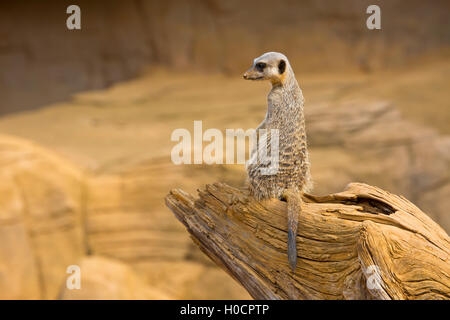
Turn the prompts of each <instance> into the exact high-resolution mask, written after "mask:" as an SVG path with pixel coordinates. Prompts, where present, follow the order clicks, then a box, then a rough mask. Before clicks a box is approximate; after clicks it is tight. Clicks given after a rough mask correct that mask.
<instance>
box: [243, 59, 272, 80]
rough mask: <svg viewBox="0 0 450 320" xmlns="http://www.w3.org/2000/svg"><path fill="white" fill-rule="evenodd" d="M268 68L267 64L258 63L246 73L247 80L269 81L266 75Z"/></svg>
mask: <svg viewBox="0 0 450 320" xmlns="http://www.w3.org/2000/svg"><path fill="white" fill-rule="evenodd" d="M265 68H266V64H265V63H264V64H263V63H261V62H260V63H256V64H253V66H252V67H251V68H250V69H248V70H247V71H245V72H244V76H243V77H244V79H245V80H264V79H267V78H266V76H265V74H264V69H265Z"/></svg>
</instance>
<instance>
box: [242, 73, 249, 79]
mask: <svg viewBox="0 0 450 320" xmlns="http://www.w3.org/2000/svg"><path fill="white" fill-rule="evenodd" d="M243 77H244V79H245V80H247V78H248V72H244V75H243Z"/></svg>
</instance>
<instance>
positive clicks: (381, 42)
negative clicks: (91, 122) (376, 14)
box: [0, 0, 450, 114]
mask: <svg viewBox="0 0 450 320" xmlns="http://www.w3.org/2000/svg"><path fill="white" fill-rule="evenodd" d="M76 3H77V4H78V5H79V6H80V7H81V13H82V18H81V19H82V20H81V21H82V29H81V30H78V31H69V30H67V28H66V24H65V22H66V19H67V16H68V15H67V14H66V8H67V6H68V5H70V4H73V3H72V2H71V1H56V0H53V1H50V0H46V1H39V2H37V1H33V2H32V1H3V2H2V3H1V4H0V95H1V97H2V99H1V101H0V114H4V113H8V112H14V111H19V110H25V109H30V108H34V107H37V106H41V105H43V104H47V103H50V102H54V101H58V100H63V99H66V98H67V97H68V96H69V95H70V94H71V93H73V92H77V91H82V90H87V89H95V88H102V87H105V86H108V85H110V84H111V83H114V82H117V81H120V80H124V79H127V78H130V77H133V76H136V75H137V74H138V73H139V71H140V70H142V69H143V68H144V67H145V66H148V65H154V64H163V65H167V66H171V67H174V68H177V69H180V68H187V69H195V70H203V71H206V72H209V71H219V72H226V73H240V72H242V70H245V68H247V67H248V64H249V61H251V60H250V59H252V58H254V57H255V55H257V54H260V53H262V52H265V51H269V50H277V51H283V52H285V53H286V54H287V55H288V56H289V57H290V59H291V60H292V62H293V64H294V65H295V66H296V68H298V69H299V70H300V71H305V70H309V71H310V70H314V71H316V70H318V71H329V70H349V69H362V70H366V71H369V70H373V69H379V68H391V67H395V66H399V65H405V64H407V63H408V62H410V61H411V60H413V59H415V58H417V57H421V56H424V55H428V54H433V53H436V52H437V51H440V50H441V49H442V48H448V46H449V43H450V31H449V28H448V27H447V12H448V11H449V9H450V5H449V2H448V1H444V0H437V1H433V3H432V4H430V3H428V2H425V1H420V0H413V1H406V0H389V1H388V0H386V1H375V3H376V4H379V5H380V7H381V8H382V30H381V31H370V30H368V29H367V28H366V18H367V14H366V8H367V6H368V5H370V4H374V2H373V1H369V0H363V1H361V0H345V1H334V2H333V1H325V0H314V1H313V0H309V1H289V0H283V1H268V0H264V1H256V0H251V1H244V2H243V1H237V0H231V1H219V0H213V1H206V0H195V1H181V0H168V1H143V0H136V1H119V0H114V1H108V2H107V3H105V2H101V1H87V0H80V1H77V2H76Z"/></svg>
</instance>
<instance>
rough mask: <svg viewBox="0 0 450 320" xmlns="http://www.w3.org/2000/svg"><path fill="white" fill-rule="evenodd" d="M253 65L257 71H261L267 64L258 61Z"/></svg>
mask: <svg viewBox="0 0 450 320" xmlns="http://www.w3.org/2000/svg"><path fill="white" fill-rule="evenodd" d="M255 67H256V69H257V70H258V71H263V70H264V68H265V67H267V64H265V63H264V62H258V63H257V64H256V65H255Z"/></svg>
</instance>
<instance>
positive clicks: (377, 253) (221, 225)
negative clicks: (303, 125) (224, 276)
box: [166, 183, 450, 299]
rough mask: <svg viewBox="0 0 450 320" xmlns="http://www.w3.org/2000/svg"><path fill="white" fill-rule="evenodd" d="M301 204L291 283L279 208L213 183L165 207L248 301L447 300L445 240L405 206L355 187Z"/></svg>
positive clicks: (180, 194) (282, 206)
mask: <svg viewBox="0 0 450 320" xmlns="http://www.w3.org/2000/svg"><path fill="white" fill-rule="evenodd" d="M303 200H304V204H303V210H302V215H301V217H300V219H299V227H298V233H297V249H298V263H297V268H296V271H295V273H293V272H292V271H291V270H290V268H289V265H288V260H287V254H286V252H287V213H286V203H285V202H283V201H280V200H276V199H272V200H264V201H259V202H258V201H257V200H255V199H254V198H253V197H251V196H250V195H249V193H248V191H247V190H245V189H236V188H233V187H230V186H228V185H226V184H223V183H215V184H212V185H206V187H205V188H204V189H201V190H199V198H198V199H196V198H194V197H193V196H191V195H189V194H187V193H185V192H184V191H182V190H179V189H175V190H172V191H171V192H170V193H169V195H168V196H167V197H166V204H167V206H168V207H169V208H170V209H171V210H172V211H173V213H174V214H175V216H176V217H177V219H178V220H179V221H181V222H182V223H183V224H184V226H185V227H186V229H187V230H188V232H189V233H190V235H191V237H192V239H193V241H194V242H195V243H196V244H197V245H198V246H199V247H200V248H201V250H202V251H203V252H204V253H205V254H207V255H208V256H209V257H210V258H211V259H212V260H213V261H214V262H215V263H217V264H218V265H219V266H221V267H222V268H223V269H224V270H226V271H227V272H228V273H229V274H231V275H232V276H233V277H234V278H235V279H236V280H237V281H238V282H240V283H241V284H242V285H243V286H244V287H245V288H246V289H247V291H248V292H249V293H250V294H251V295H252V297H254V298H255V299H450V238H449V236H448V235H447V234H446V233H445V231H444V230H443V229H442V228H441V227H440V226H439V225H437V224H436V223H435V222H434V221H433V220H431V219H430V218H429V217H428V216H427V215H426V214H424V213H423V212H422V211H420V209H418V208H417V207H416V206H414V205H413V204H412V203H411V202H409V201H408V200H407V199H405V198H404V197H402V196H397V195H394V194H391V193H389V192H387V191H384V190H382V189H379V188H377V187H373V186H369V185H365V184H360V183H352V184H349V185H348V186H347V188H346V190H344V191H343V192H341V193H336V194H331V195H327V196H322V197H318V196H313V195H308V194H305V196H304V198H303Z"/></svg>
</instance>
